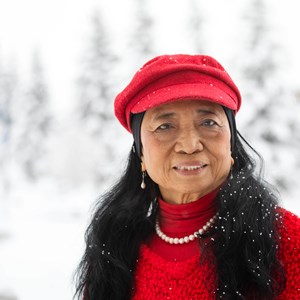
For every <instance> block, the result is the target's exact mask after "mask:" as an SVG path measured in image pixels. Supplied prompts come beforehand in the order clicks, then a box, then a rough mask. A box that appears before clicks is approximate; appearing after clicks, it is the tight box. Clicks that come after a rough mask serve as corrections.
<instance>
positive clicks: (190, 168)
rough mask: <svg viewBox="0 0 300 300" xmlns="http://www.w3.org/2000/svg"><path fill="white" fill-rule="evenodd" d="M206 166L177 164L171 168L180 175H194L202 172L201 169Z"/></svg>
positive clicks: (203, 164) (202, 164)
mask: <svg viewBox="0 0 300 300" xmlns="http://www.w3.org/2000/svg"><path fill="white" fill-rule="evenodd" d="M206 166H207V164H205V163H196V164H194V163H183V164H178V165H176V166H174V167H173V169H174V170H175V171H177V172H178V173H180V174H184V175H192V174H193V175H194V174H198V173H199V172H200V171H202V169H203V168H205V167H206Z"/></svg>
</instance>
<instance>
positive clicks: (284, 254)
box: [276, 208, 300, 300]
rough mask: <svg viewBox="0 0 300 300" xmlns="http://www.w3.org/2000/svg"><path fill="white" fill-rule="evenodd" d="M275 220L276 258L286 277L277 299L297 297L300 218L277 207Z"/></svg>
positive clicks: (299, 268) (299, 277)
mask: <svg viewBox="0 0 300 300" xmlns="http://www.w3.org/2000/svg"><path fill="white" fill-rule="evenodd" d="M276 220H277V226H278V233H279V248H278V259H279V261H280V262H281V264H282V266H283V269H284V271H285V279H286V283H285V289H284V291H283V293H282V294H281V295H280V296H279V297H278V300H283V299H299V298H298V297H299V291H300V289H299V287H300V286H299V281H300V218H299V217H298V216H297V215H296V214H293V213H292V212H290V211H288V210H286V209H284V208H278V210H277V213H276Z"/></svg>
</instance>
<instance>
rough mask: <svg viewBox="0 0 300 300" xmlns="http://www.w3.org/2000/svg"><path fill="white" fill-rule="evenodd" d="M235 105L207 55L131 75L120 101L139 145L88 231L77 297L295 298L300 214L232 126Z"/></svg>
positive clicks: (165, 59) (158, 62) (165, 61)
mask: <svg viewBox="0 0 300 300" xmlns="http://www.w3.org/2000/svg"><path fill="white" fill-rule="evenodd" d="M240 105H241V96H240V93H239V90H238V88H237V87H236V85H235V84H234V82H233V81H232V79H231V78H230V76H229V75H228V73H227V72H226V71H225V70H224V68H223V67H222V66H221V65H220V64H219V63H218V62H217V61H216V60H215V59H213V58H212V57H209V56H203V55H195V56H192V55H170V56H159V57H156V58H154V59H152V60H150V61H149V62H148V63H146V64H145V65H144V66H143V67H142V68H141V69H140V70H139V71H138V72H137V73H136V74H135V76H134V77H133V79H132V81H131V82H130V83H129V85H128V86H127V87H126V88H125V89H124V90H123V91H122V92H121V93H120V94H119V95H118V96H117V97H116V100H115V114H116V117H117V118H118V120H119V121H120V123H121V124H122V125H123V126H124V127H125V128H126V129H127V130H128V131H129V132H131V133H132V134H133V139H134V146H133V148H132V150H131V152H130V154H129V159H128V165H127V168H126V170H125V172H124V174H123V175H122V176H121V178H120V180H119V181H118V182H117V183H116V185H115V186H114V187H113V188H112V189H111V190H110V191H109V192H108V193H106V194H105V195H104V196H103V197H102V199H101V201H100V202H99V205H98V206H97V209H96V211H95V214H94V217H93V219H92V222H91V224H90V226H89V227H88V230H87V232H86V243H87V247H86V250H85V253H84V256H83V259H82V262H81V264H80V267H79V269H78V279H79V280H78V284H77V292H76V295H77V296H78V297H79V298H82V297H83V298H84V299H85V300H100V299H101V300H108V299H113V300H117V299H133V300H140V299H145V300H151V299H174V300H175V299H176V300H186V299H300V265H299V263H300V239H299V237H300V220H299V218H298V217H296V216H294V215H293V214H291V213H290V212H288V211H286V210H284V209H282V208H279V207H278V206H277V197H276V196H275V194H274V193H273V192H272V190H271V187H270V186H269V185H268V184H267V183H266V182H265V181H264V180H263V179H262V177H261V173H260V168H258V170H257V167H256V163H255V161H256V160H259V156H258V155H257V153H256V152H255V151H254V149H253V148H252V147H251V146H250V145H249V144H248V143H247V142H246V141H245V140H244V139H243V138H242V136H241V135H240V134H239V133H238V131H237V130H236V125H235V115H236V113H237V112H238V110H239V108H240ZM254 157H256V160H255V159H254Z"/></svg>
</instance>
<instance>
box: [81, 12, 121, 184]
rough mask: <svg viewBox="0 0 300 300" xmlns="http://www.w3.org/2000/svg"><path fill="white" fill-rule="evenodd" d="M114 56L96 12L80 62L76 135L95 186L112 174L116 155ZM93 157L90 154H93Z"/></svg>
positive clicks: (102, 21) (99, 16) (102, 20)
mask: <svg viewBox="0 0 300 300" xmlns="http://www.w3.org/2000/svg"><path fill="white" fill-rule="evenodd" d="M117 62H118V60H117V56H116V55H115V54H114V51H113V50H112V45H111V43H110V39H109V31H108V30H107V28H106V23H105V22H104V19H103V18H102V17H101V14H100V12H99V11H97V12H95V13H94V15H93V16H92V27H91V34H90V37H89V40H88V45H87V49H86V50H85V52H84V55H83V59H82V70H81V71H80V73H81V74H80V76H79V79H78V81H77V87H78V92H79V100H78V105H77V111H78V115H79V119H78V125H79V127H80V130H79V131H78V135H82V140H84V141H85V142H84V145H83V147H82V154H83V155H84V156H85V158H87V157H88V158H90V159H91V160H93V161H91V162H90V163H87V162H86V164H88V165H90V166H92V167H91V169H90V170H86V172H89V173H90V174H88V176H87V177H88V178H90V177H91V174H93V176H92V177H93V178H94V183H95V184H97V185H99V184H102V183H105V182H107V181H108V180H109V179H110V177H111V174H113V171H114V170H113V169H112V168H111V167H109V166H108V164H107V163H108V162H110V163H109V165H110V166H111V165H112V163H113V162H114V161H115V160H116V152H115V148H114V145H113V143H112V137H114V136H115V134H114V132H113V126H112V122H114V121H115V120H114V116H113V100H114V96H115V95H114V84H115V77H114V69H115V68H116V66H117ZM92 153H93V154H92Z"/></svg>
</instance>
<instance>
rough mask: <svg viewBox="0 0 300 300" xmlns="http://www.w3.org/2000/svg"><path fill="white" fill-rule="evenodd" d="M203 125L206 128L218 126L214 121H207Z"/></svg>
mask: <svg viewBox="0 0 300 300" xmlns="http://www.w3.org/2000/svg"><path fill="white" fill-rule="evenodd" d="M202 125H203V126H206V127H213V126H215V125H218V124H217V122H216V121H214V120H205V121H204V122H202Z"/></svg>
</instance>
